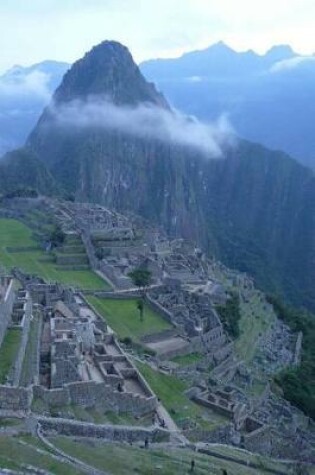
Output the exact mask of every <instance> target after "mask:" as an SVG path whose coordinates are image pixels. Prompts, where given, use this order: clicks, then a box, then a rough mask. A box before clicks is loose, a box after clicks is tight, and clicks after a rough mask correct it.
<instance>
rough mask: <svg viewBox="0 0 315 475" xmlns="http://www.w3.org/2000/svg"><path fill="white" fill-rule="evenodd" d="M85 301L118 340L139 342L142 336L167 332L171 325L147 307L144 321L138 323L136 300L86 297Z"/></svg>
mask: <svg viewBox="0 0 315 475" xmlns="http://www.w3.org/2000/svg"><path fill="white" fill-rule="evenodd" d="M87 300H88V301H89V303H90V304H92V305H93V306H94V307H95V308H96V310H97V311H98V312H99V313H100V314H101V315H103V317H104V318H105V319H106V321H107V323H108V325H109V326H110V327H111V328H112V329H113V330H114V331H115V332H116V333H117V334H118V336H119V337H120V338H125V337H127V336H128V337H131V338H132V339H133V341H139V340H140V339H141V337H142V336H144V335H150V334H152V333H157V332H160V331H162V330H168V329H170V328H172V327H171V325H170V324H169V323H168V322H167V321H165V320H164V319H163V318H162V317H161V316H160V315H158V314H157V313H156V312H154V311H153V310H151V309H150V308H149V307H148V306H145V309H144V319H143V321H140V318H139V311H138V309H137V305H136V304H137V299H128V300H115V299H101V298H98V297H94V296H88V297H87Z"/></svg>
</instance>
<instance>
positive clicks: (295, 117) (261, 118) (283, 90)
mask: <svg viewBox="0 0 315 475" xmlns="http://www.w3.org/2000/svg"><path fill="white" fill-rule="evenodd" d="M140 69H141V71H142V73H143V74H144V76H145V77H146V78H148V79H149V80H151V81H154V82H155V83H156V84H157V85H158V87H159V89H160V90H161V91H163V93H164V94H165V95H166V97H167V98H168V99H169V100H170V102H171V103H172V105H173V106H174V107H176V108H178V109H179V110H182V111H183V112H185V113H188V114H193V115H196V117H198V118H199V119H202V120H209V119H210V120H213V119H214V118H216V117H217V116H218V115H220V114H228V115H229V117H230V120H231V122H232V124H233V125H234V127H235V129H236V132H237V133H238V135H240V136H241V137H244V138H246V139H248V140H252V141H255V142H256V141H257V142H259V143H262V144H264V145H265V146H267V147H269V148H272V149H277V150H283V151H285V152H287V153H289V154H290V155H292V156H293V157H294V158H296V159H298V160H299V161H300V162H302V163H304V164H306V165H308V166H311V167H313V168H315V139H314V134H313V127H312V124H313V123H314V120H315V110H314V107H313V106H312V104H313V103H314V101H315V86H314V84H315V83H314V77H315V56H299V55H298V54H297V53H295V52H294V51H293V50H292V49H291V48H290V47H289V46H286V45H282V46H275V47H273V48H271V49H270V50H269V51H268V52H267V53H266V54H265V55H262V56H261V55H258V54H256V53H254V52H253V51H247V52H243V53H237V52H236V51H234V50H233V49H231V48H229V47H228V46H226V45H225V44H224V43H218V44H215V45H213V46H210V47H209V48H207V49H205V50H201V51H194V52H190V53H187V54H184V55H183V56H182V57H180V58H176V59H160V60H152V61H146V62H144V63H142V64H141V65H140Z"/></svg>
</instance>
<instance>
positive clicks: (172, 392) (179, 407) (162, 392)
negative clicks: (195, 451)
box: [135, 361, 228, 430]
mask: <svg viewBox="0 0 315 475" xmlns="http://www.w3.org/2000/svg"><path fill="white" fill-rule="evenodd" d="M135 363H136V365H137V367H138V369H139V371H140V372H141V373H142V375H143V377H144V378H145V379H146V381H147V382H148V383H149V386H150V387H151V389H152V390H153V392H154V393H155V394H156V396H157V397H158V398H159V399H160V400H161V402H162V404H163V405H164V406H165V408H166V409H167V410H168V411H169V412H170V414H171V416H172V417H173V419H174V420H175V421H176V423H177V424H178V425H179V426H180V427H181V426H183V424H184V423H185V422H187V421H188V420H191V421H193V422H194V423H196V425H197V427H200V428H203V429H207V430H212V429H214V428H215V427H217V426H218V425H221V424H226V423H227V422H228V420H227V419H226V418H224V417H222V416H219V415H217V414H215V413H214V412H212V411H211V410H208V409H206V408H203V407H202V406H199V405H198V404H196V403H194V402H193V401H191V400H190V399H189V398H188V397H187V396H186V395H185V394H184V392H185V390H186V389H188V385H186V383H185V382H184V381H182V380H180V379H178V378H176V377H175V376H171V375H168V374H164V373H161V372H159V371H155V370H154V369H152V368H151V367H150V366H149V365H147V364H145V363H140V362H138V361H137V362H135Z"/></svg>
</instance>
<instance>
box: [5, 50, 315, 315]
mask: <svg viewBox="0 0 315 475" xmlns="http://www.w3.org/2000/svg"><path fill="white" fill-rule="evenodd" d="M183 131H184V133H183ZM205 138H207V140H205ZM200 144H202V146H200ZM29 164H31V165H32V177H30V176H29V173H25V174H23V167H25V169H26V170H28V169H29ZM36 164H37V165H38V166H37V165H36ZM1 177H2V188H1V189H2V191H5V189H6V184H7V183H10V188H11V189H12V186H13V184H14V178H15V177H16V181H15V183H16V185H21V184H24V185H25V184H26V185H28V186H29V185H31V184H33V185H34V186H36V187H37V188H38V189H39V190H40V191H42V192H43V193H47V191H49V192H51V193H58V192H60V190H64V192H66V193H68V194H69V193H71V194H73V195H74V196H75V197H76V199H78V200H82V201H85V200H87V201H92V202H98V203H103V204H106V205H107V206H109V207H113V208H116V209H118V210H129V211H133V212H136V213H139V214H141V215H143V216H144V217H146V218H147V219H149V220H150V221H151V222H154V223H159V224H161V225H163V226H164V227H165V228H166V230H167V231H168V232H169V233H170V234H171V235H173V236H174V235H175V236H181V237H185V238H189V239H194V240H196V241H197V242H199V244H200V245H202V246H203V247H204V248H205V249H206V250H207V251H208V252H209V253H210V254H214V255H216V256H217V257H219V258H220V259H222V260H223V261H224V262H226V263H227V264H229V265H230V266H232V267H236V268H238V269H240V270H245V271H248V272H249V273H251V274H253V275H254V276H255V277H256V279H257V282H258V284H259V285H261V286H262V287H263V288H264V289H267V290H271V291H273V292H279V293H283V294H285V295H286V297H287V298H288V299H289V300H290V301H291V302H293V303H294V304H296V305H303V306H307V307H308V308H312V309H314V308H315V289H314V285H313V283H314V280H315V271H314V269H315V266H314V262H315V242H314V233H315V179H314V175H313V173H312V172H311V171H310V170H309V169H307V168H305V167H303V166H301V165H299V164H298V163H297V162H296V161H294V160H292V159H291V158H289V157H288V156H286V155H285V154H283V153H278V152H271V151H270V150H268V149H266V148H264V147H262V146H259V145H255V144H251V143H249V142H246V141H243V140H240V141H236V142H235V140H234V136H233V134H232V133H231V130H230V128H229V126H228V124H227V123H225V122H223V123H222V122H218V123H214V124H212V125H211V126H210V127H209V126H208V125H205V124H201V123H198V122H196V121H195V120H192V119H190V118H187V117H184V116H181V115H178V114H176V113H174V112H173V111H172V110H171V109H170V107H169V105H168V103H167V101H166V99H165V98H164V97H163V96H162V95H161V94H160V93H158V92H157V91H156V89H155V87H154V86H153V85H152V84H150V83H148V82H146V80H145V79H144V78H143V76H142V75H141V73H140V71H139V68H138V67H137V66H136V65H135V63H134V62H133V59H132V57H131V55H130V53H129V51H128V50H127V48H125V47H123V46H122V45H120V44H119V43H116V42H104V43H102V44H100V45H98V46H97V47H95V48H93V49H92V50H91V51H90V52H89V53H87V54H86V55H85V57H84V58H82V59H81V60H79V61H78V62H77V63H75V64H74V65H73V66H72V68H71V69H70V71H69V72H68V73H67V74H66V75H65V77H64V79H63V82H62V84H61V85H60V87H59V88H58V89H57V91H56V93H55V94H54V98H53V102H52V103H51V105H50V106H49V107H48V108H46V109H45V110H44V112H43V114H42V116H41V118H40V120H39V122H38V124H37V126H36V127H35V129H34V130H33V132H32V133H31V135H30V137H29V139H28V140H27V145H26V147H25V148H24V150H23V151H20V152H15V153H14V154H8V155H7V156H6V158H5V160H4V163H3V164H2V170H1Z"/></svg>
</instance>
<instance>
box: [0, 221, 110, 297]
mask: <svg viewBox="0 0 315 475" xmlns="http://www.w3.org/2000/svg"><path fill="white" fill-rule="evenodd" d="M10 248H15V249H14V252H10ZM19 248H20V249H19ZM0 266H4V267H6V268H8V269H9V268H12V267H19V268H21V269H22V270H24V271H25V272H28V273H30V274H35V275H38V276H39V277H42V278H44V279H45V280H47V281H50V282H52V281H54V282H61V283H63V284H68V285H74V286H76V287H81V288H84V289H104V288H106V287H108V286H107V285H106V282H105V281H104V280H103V279H101V277H99V276H98V275H97V274H95V273H94V272H92V271H91V270H68V269H67V270H66V269H65V270H63V269H58V268H57V266H56V265H55V263H54V262H53V260H52V258H51V255H50V254H48V253H45V252H44V251H43V250H42V249H41V248H40V246H39V244H38V242H37V241H36V240H35V239H34V238H33V235H32V231H31V229H30V228H28V227H27V226H25V225H24V224H23V223H21V222H19V221H16V220H14V219H0Z"/></svg>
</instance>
